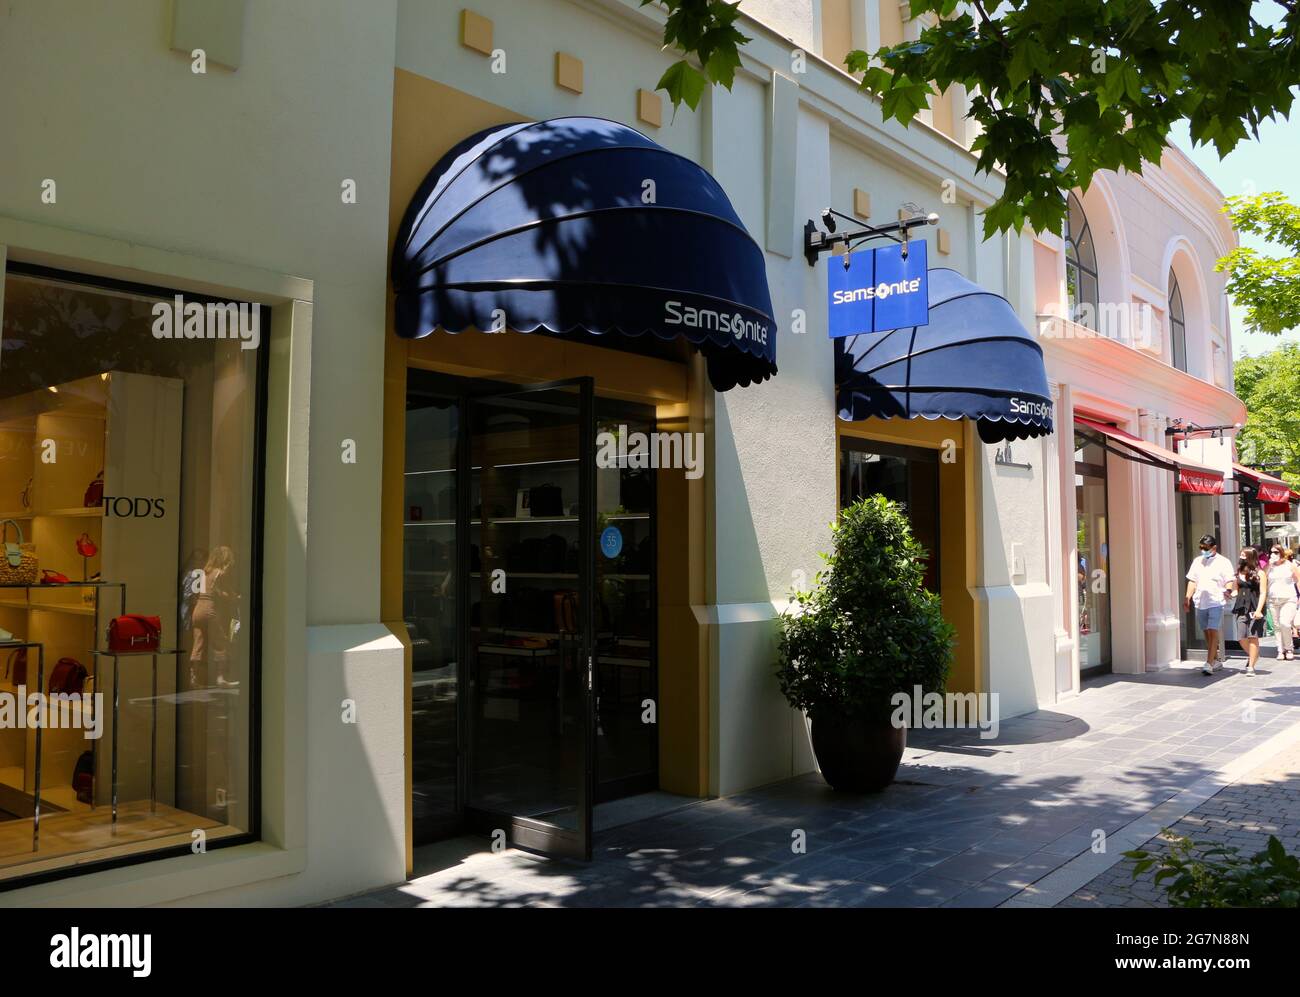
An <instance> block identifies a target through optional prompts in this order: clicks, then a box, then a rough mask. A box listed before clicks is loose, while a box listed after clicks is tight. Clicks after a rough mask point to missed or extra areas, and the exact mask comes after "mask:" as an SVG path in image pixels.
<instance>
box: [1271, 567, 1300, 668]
mask: <svg viewBox="0 0 1300 997" xmlns="http://www.w3.org/2000/svg"><path fill="white" fill-rule="evenodd" d="M1297 582H1300V565H1297V564H1296V563H1295V561H1294V559H1293V556H1292V553H1291V551H1290V550H1288V549H1286V548H1284V547H1282V546H1281V545H1280V544H1274V546H1273V550H1272V552H1271V553H1270V554H1269V556H1268V608H1269V609H1270V610H1272V612H1273V629H1274V630H1275V631H1276V633H1277V656H1278V658H1279V660H1281V661H1294V660H1295V646H1294V644H1293V642H1292V639H1291V628H1292V627H1293V626H1295V621H1296V583H1297Z"/></svg>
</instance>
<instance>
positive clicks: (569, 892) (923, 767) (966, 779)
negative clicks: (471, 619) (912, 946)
mask: <svg viewBox="0 0 1300 997" xmlns="http://www.w3.org/2000/svg"><path fill="white" fill-rule="evenodd" d="M1239 667H1240V663H1239V662H1234V663H1232V666H1230V667H1229V668H1226V669H1224V670H1223V671H1220V672H1218V673H1216V674H1215V675H1214V676H1212V677H1211V676H1203V675H1201V674H1200V672H1199V669H1198V668H1196V667H1195V666H1192V665H1191V664H1188V665H1185V666H1183V667H1179V668H1174V669H1171V670H1169V671H1166V672H1160V673H1156V674H1150V675H1142V676H1121V675H1116V676H1107V677H1105V678H1103V679H1099V680H1096V681H1094V682H1091V683H1088V684H1087V685H1085V687H1084V691H1083V692H1082V693H1081V694H1080V695H1079V696H1078V697H1076V698H1074V699H1072V700H1070V701H1069V702H1068V703H1066V704H1062V705H1060V706H1058V707H1057V708H1056V709H1054V710H1040V711H1038V712H1036V713H1033V714H1030V715H1028V716H1025V717H1020V718H1016V719H1014V720H1008V721H1005V722H1003V724H1002V726H1001V730H1000V732H999V736H998V737H997V738H996V739H995V740H985V739H981V738H980V736H979V734H978V732H977V731H966V730H961V731H915V732H912V733H911V745H910V746H909V748H908V750H907V753H906V755H905V757H904V763H903V766H902V768H900V770H899V774H898V781H897V782H896V783H895V784H894V785H893V786H891V787H890V788H889V789H887V790H886V791H884V792H883V793H879V794H876V795H873V796H867V797H846V796H840V795H838V794H836V793H834V792H832V791H831V790H830V789H829V787H827V786H826V784H825V783H824V782H823V781H822V780H821V778H820V777H819V776H815V775H810V776H805V777H801V778H798V779H794V780H790V781H788V782H783V783H778V784H776V785H773V786H768V787H764V788H762V789H758V790H754V791H751V792H747V793H742V794H739V795H737V796H732V797H727V798H724V799H718V800H708V801H700V802H697V803H694V804H692V805H689V806H686V807H684V808H683V809H680V810H677V811H675V812H672V813H669V814H666V815H662V816H658V817H654V818H651V819H647V820H641V821H637V822H635V823H631V824H627V825H625V826H622V827H619V828H616V829H614V830H611V831H606V832H603V833H599V834H598V835H597V837H596V853H595V857H594V861H593V862H591V863H590V864H589V865H583V864H575V863H567V862H558V861H548V860H545V859H539V858H537V857H534V856H531V855H528V854H525V853H522V852H519V851H514V850H508V851H505V852H502V853H500V854H494V853H492V852H490V851H487V850H486V847H485V846H486V842H485V841H484V839H481V838H459V839H455V840H453V841H450V842H444V843H442V844H440V845H436V846H431V847H429V848H424V849H419V850H417V867H418V868H417V877H416V878H415V879H413V880H412V881H411V882H408V883H405V884H401V885H399V886H396V887H393V888H390V889H387V890H380V891H377V892H375V893H371V894H367V895H365V896H362V897H355V898H352V899H349V900H343V901H339V902H338V904H339V905H340V906H694V905H703V906H710V905H713V906H940V905H943V906H981V907H991V906H997V905H1000V904H1003V903H1004V902H1005V903H1009V905H1012V906H1029V905H1032V906H1050V905H1053V904H1055V903H1059V902H1061V901H1062V900H1065V899H1066V898H1068V897H1069V896H1070V895H1071V894H1072V893H1074V892H1075V891H1076V890H1078V889H1079V888H1080V887H1082V886H1083V885H1085V884H1086V883H1088V882H1089V881H1090V880H1092V879H1094V878H1095V877H1096V876H1097V875H1098V874H1099V873H1101V872H1103V871H1105V869H1106V868H1108V867H1109V866H1110V865H1112V864H1113V863H1114V862H1115V861H1117V860H1118V859H1119V856H1120V853H1121V852H1123V851H1124V850H1125V849H1127V848H1131V847H1134V846H1135V845H1136V844H1137V843H1140V842H1142V841H1145V840H1147V838H1149V837H1151V835H1152V834H1154V833H1155V832H1157V831H1158V830H1159V828H1160V827H1162V826H1165V825H1166V824H1168V823H1172V822H1173V821H1174V820H1177V819H1178V818H1179V817H1181V816H1183V815H1184V814H1185V813H1187V812H1188V811H1189V810H1192V809H1193V808H1194V807H1195V806H1197V805H1198V804H1200V803H1202V802H1203V801H1204V800H1205V799H1207V798H1208V797H1210V796H1212V795H1213V794H1214V793H1215V792H1217V791H1218V789H1219V788H1220V787H1221V785H1222V781H1223V780H1224V778H1225V776H1223V775H1222V774H1221V770H1223V769H1225V768H1228V769H1231V767H1232V766H1234V765H1236V766H1240V765H1241V764H1243V757H1245V758H1246V760H1247V761H1248V762H1249V761H1250V758H1249V757H1247V756H1248V753H1249V752H1252V751H1256V752H1258V751H1260V750H1268V749H1260V746H1261V745H1264V744H1265V743H1266V742H1269V741H1270V739H1273V738H1280V739H1285V738H1286V737H1293V736H1297V735H1300V664H1297V663H1294V662H1278V661H1273V660H1266V661H1263V662H1261V669H1262V671H1261V674H1260V675H1259V676H1257V677H1254V678H1247V677H1245V676H1244V675H1242V674H1241V672H1240V671H1239V670H1238V668H1239ZM1156 808H1160V809H1156ZM1153 810H1154V811H1155V813H1154V814H1153V813H1152V811H1153ZM1151 821H1161V822H1162V823H1157V824H1155V825H1154V826H1148V825H1149V823H1150V822H1151ZM1100 833H1105V834H1106V835H1107V836H1108V839H1109V840H1108V849H1107V854H1106V855H1095V854H1093V853H1092V851H1091V848H1090V846H1091V844H1092V842H1093V841H1094V840H1095V839H1096V836H1097V835H1098V834H1100ZM797 841H803V842H804V843H805V845H806V850H805V851H804V852H803V853H798V852H796V851H795V850H794V845H795V843H796V842H797ZM1129 842H1131V843H1129Z"/></svg>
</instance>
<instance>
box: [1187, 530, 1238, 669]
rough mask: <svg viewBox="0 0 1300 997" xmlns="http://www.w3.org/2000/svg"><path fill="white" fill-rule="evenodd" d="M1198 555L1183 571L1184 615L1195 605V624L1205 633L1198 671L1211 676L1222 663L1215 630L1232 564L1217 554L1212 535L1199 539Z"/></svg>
mask: <svg viewBox="0 0 1300 997" xmlns="http://www.w3.org/2000/svg"><path fill="white" fill-rule="evenodd" d="M1200 547H1201V555H1200V557H1198V558H1196V559H1195V560H1194V561H1192V566H1191V567H1190V568H1188V569H1187V597H1186V599H1185V600H1184V601H1185V603H1186V605H1187V610H1188V612H1191V609H1192V605H1193V602H1194V603H1195V605H1196V623H1197V625H1198V626H1200V628H1201V629H1202V630H1204V631H1205V667H1204V668H1202V669H1201V671H1202V672H1203V673H1204V674H1206V675H1213V674H1214V669H1215V668H1218V667H1219V666H1220V665H1222V664H1223V658H1222V657H1221V655H1220V647H1219V628H1220V625H1221V623H1222V621H1223V606H1224V603H1225V602H1226V601H1227V598H1228V589H1229V588H1230V587H1231V586H1232V583H1233V581H1234V579H1235V578H1236V574H1237V573H1236V570H1235V569H1234V568H1233V567H1232V562H1231V561H1229V560H1228V559H1227V558H1226V557H1224V556H1223V555H1222V554H1220V553H1219V538H1218V537H1216V536H1215V535H1214V534H1213V533H1206V534H1205V535H1204V536H1202V537H1201V542H1200Z"/></svg>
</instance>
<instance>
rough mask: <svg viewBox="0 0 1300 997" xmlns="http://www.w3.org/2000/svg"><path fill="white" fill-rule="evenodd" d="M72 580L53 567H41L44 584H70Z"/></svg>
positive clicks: (42, 582)
mask: <svg viewBox="0 0 1300 997" xmlns="http://www.w3.org/2000/svg"><path fill="white" fill-rule="evenodd" d="M71 582H72V579H71V578H69V577H68V576H67V575H65V574H64V573H63V572H61V571H55V570H53V569H52V568H42V569H41V584H42V585H68V584H70V583H71Z"/></svg>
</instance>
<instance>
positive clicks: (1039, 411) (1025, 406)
mask: <svg viewBox="0 0 1300 997" xmlns="http://www.w3.org/2000/svg"><path fill="white" fill-rule="evenodd" d="M1007 404H1008V405H1009V406H1010V408H1011V414H1012V415H1032V416H1033V417H1034V418H1035V419H1046V418H1048V417H1049V416H1050V415H1051V414H1052V403H1051V402H1038V401H1031V400H1030V399H1027V398H1016V397H1015V396H1012V397H1011V398H1010V399H1009V400H1008V402H1007Z"/></svg>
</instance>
